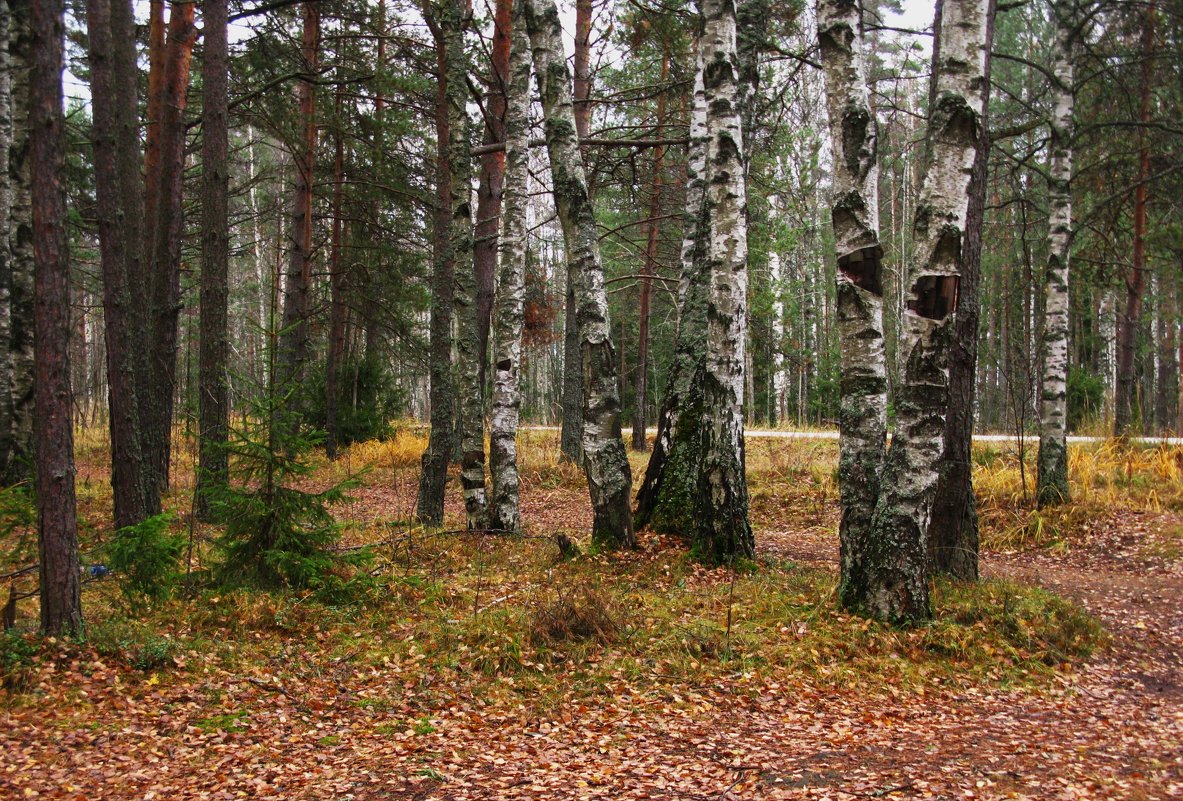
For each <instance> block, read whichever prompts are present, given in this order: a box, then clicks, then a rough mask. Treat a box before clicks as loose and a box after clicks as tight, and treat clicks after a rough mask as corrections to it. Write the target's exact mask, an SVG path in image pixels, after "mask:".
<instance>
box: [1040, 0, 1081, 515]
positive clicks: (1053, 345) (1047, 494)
mask: <svg viewBox="0 0 1183 801" xmlns="http://www.w3.org/2000/svg"><path fill="white" fill-rule="evenodd" d="M1056 6H1057V7H1056V8H1055V9H1054V11H1053V14H1054V16H1055V17H1056V40H1057V41H1056V61H1055V80H1054V81H1053V82H1052V97H1053V101H1052V102H1053V104H1054V106H1053V109H1052V118H1051V121H1050V122H1051V145H1050V149H1051V161H1052V163H1051V169H1050V176H1049V178H1048V206H1049V207H1050V214H1049V216H1048V258H1047V274H1046V276H1045V281H1046V289H1045V293H1046V295H1045V297H1046V306H1045V311H1044V318H1043V382H1042V384H1043V386H1042V392H1041V393H1040V410H1039V462H1038V464H1039V469H1038V483H1037V485H1036V486H1037V490H1036V496H1037V498H1038V502H1039V505H1040V506H1041V507H1042V506H1053V505H1055V504H1059V503H1065V502H1067V501H1068V500H1069V490H1068V439H1067V433H1068V431H1067V423H1068V311H1069V303H1068V258H1069V253H1070V251H1071V247H1072V193H1071V190H1070V185H1071V180H1072V137H1073V124H1072V111H1073V85H1072V84H1073V80H1074V78H1073V68H1072V49H1073V45H1074V42H1073V40H1074V37H1075V35H1076V34H1075V30H1074V23H1073V18H1072V17H1073V15H1072V13H1071V10H1070V8H1069V4H1068V3H1066V2H1065V3H1057V4H1056Z"/></svg>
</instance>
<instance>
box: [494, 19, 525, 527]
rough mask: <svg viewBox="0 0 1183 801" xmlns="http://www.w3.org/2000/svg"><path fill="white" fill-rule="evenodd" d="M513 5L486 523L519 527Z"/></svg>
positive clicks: (518, 95)
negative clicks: (490, 485) (490, 487)
mask: <svg viewBox="0 0 1183 801" xmlns="http://www.w3.org/2000/svg"><path fill="white" fill-rule="evenodd" d="M519 8H520V4H518V5H517V6H515V14H514V20H513V23H512V25H511V27H510V54H509V75H508V78H509V84H508V87H507V103H506V115H505V196H504V198H503V199H502V220H501V263H500V265H499V267H500V269H499V270H498V281H497V307H496V316H495V318H494V339H495V343H496V352H495V356H494V359H493V411H492V415H491V417H490V425H489V467H490V471H491V473H492V478H493V502H492V504H491V508H490V517H491V518H492V525H493V526H494V527H495V528H498V529H502V530H504V531H517V530H518V528H519V527H520V523H519V514H520V501H519V497H518V484H519V481H518V464H517V443H516V437H517V431H518V414H519V408H520V406H521V392H520V390H519V388H518V383H519V379H520V371H521V361H522V322H523V320H522V313H523V307H524V304H525V297H526V248H527V241H526V208H527V205H528V204H529V202H530V198H529V192H528V188H529V187H528V181H529V177H530V176H529V160H530V159H529V155H530V154H529V134H530V39H529V37H528V36H527V34H526V26H525V20H524V19H522V16H521V13H520V12H519V11H518V9H519Z"/></svg>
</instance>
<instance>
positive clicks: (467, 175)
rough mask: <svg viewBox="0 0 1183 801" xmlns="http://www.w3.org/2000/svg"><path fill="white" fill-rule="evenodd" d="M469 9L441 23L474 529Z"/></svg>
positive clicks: (450, 8)
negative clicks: (466, 40)
mask: <svg viewBox="0 0 1183 801" xmlns="http://www.w3.org/2000/svg"><path fill="white" fill-rule="evenodd" d="M464 17H465V11H464V8H463V7H462V6H461V4H459V3H455V2H445V3H442V4H441V5H440V8H439V19H440V28H441V29H442V31H443V34H444V47H445V48H446V50H447V74H448V88H447V100H448V164H449V165H450V167H451V170H452V181H451V183H452V221H451V225H450V226H449V236H448V248H449V249H450V252H451V257H452V261H453V263H454V264H455V265H456V274H455V278H454V282H455V296H454V298H453V304H454V308H455V314H456V367H457V376H458V381H457V386H456V388H457V390H458V396H459V397H458V400H459V401H460V403H459V406H460V417H459V422H460V486H461V488H462V490H463V492H464V509H465V512H466V514H467V517H468V527H469V528H470V529H483V528H485V527H486V526H487V525H488V517H489V509H488V500H487V498H486V496H485V416H484V403H483V399H482V393H481V380H480V376H481V367H480V337H479V333H478V332H479V328H480V325H479V323H478V320H477V318H478V315H479V312H478V310H477V277H476V268H475V263H474V258H473V248H472V153H471V150H472V145H471V142H470V140H469V122H468V111H467V106H468V80H467V78H468V56H467V54H466V53H465V50H464V25H465V18H464Z"/></svg>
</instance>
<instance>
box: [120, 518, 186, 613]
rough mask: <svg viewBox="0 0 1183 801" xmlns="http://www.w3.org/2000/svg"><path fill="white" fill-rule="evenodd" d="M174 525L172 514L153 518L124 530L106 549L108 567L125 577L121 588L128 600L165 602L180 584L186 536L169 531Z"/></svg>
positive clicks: (121, 530) (182, 573)
mask: <svg viewBox="0 0 1183 801" xmlns="http://www.w3.org/2000/svg"><path fill="white" fill-rule="evenodd" d="M172 522H173V516H172V515H170V514H161V515H156V516H154V517H149V518H148V519H147V520H144V521H142V522H140V523H137V524H136V525H134V526H128V527H127V528H123V529H120V530H119V531H118V532H116V534H115V539H113V540H111V542H109V543H107V544H106V545H105V546H104V547H103V554H104V558H105V560H106V563H107V565H106V566H107V567H109V568H110V569H111V570H112V571H114V572H115V573H117V574H118V575H119V576H120V577H121V578H122V581H121V583H120V589H122V590H123V594H124V596H125V597H126V598H127V599H128V601H130V602H133V603H135V602H138V601H140V600H143V599H147V600H151V601H161V600H164V599H166V598H169V597H171V596H172V594H173V593H174V592H175V591H176V588H177V586H178V585H179V584H180V581H181V577H182V576H183V575H184V572H183V571H182V570H181V555H182V554H183V553H184V551H185V536H184V535H183V534H174V533H173V532H172V531H171V530H170V529H169V526H170V525H171V524H172Z"/></svg>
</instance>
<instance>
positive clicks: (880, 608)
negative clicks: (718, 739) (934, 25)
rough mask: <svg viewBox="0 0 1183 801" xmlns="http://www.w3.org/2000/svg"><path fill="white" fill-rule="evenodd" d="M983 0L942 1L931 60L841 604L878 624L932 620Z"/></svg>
mask: <svg viewBox="0 0 1183 801" xmlns="http://www.w3.org/2000/svg"><path fill="white" fill-rule="evenodd" d="M988 6H989V4H988V2H987V0H946V2H945V3H944V7H943V11H942V14H941V20H940V25H941V27H940V42H941V52H940V56H939V59H934V62H935V63H934V65H933V67H934V72H935V74H936V86H935V92H934V97H935V102H934V103H933V105H932V108H931V109H930V112H929V114H930V116H929V133H928V159H927V160H928V164H927V169H926V170H925V173H924V177H923V179H922V181H921V189H920V198H919V202H918V204H917V207H916V217H915V222H914V226H913V230H914V233H915V236H914V242H915V256H914V259H913V261H912V263H911V264H910V265H909V271H908V286H909V289H908V293H907V297H908V302H907V310H906V311H905V314H904V320H903V331H902V339H901V342H900V347H901V349H902V351H903V357H904V371H903V373H902V375H901V381H900V386H899V391H898V393H897V396H896V404H895V406H896V415H897V424H896V429H895V431H894V433H893V438H892V443H891V449H890V450H889V451H888V454H887V458H886V460H885V463H884V468H883V473H882V475H881V491H880V494H879V498H878V501H877V503H876V506H875V513H874V516H873V518H872V521H871V535H870V538H869V541H868V543H867V545H868V547H867V549H866V550H865V552H864V553H863V564H862V575H861V576H859V577H857V578H856V579H855V580H853V581H851V582H849V585H846V584H845V583H844V590H845V592H844V593H843V601H844V603H846V604H847V605H848V606H851V607H857V608H861V609H864V610H866V611H867V612H869V613H870V614H872V615H873V616H875V617H876V618H879V619H881V620H890V621H901V622H913V621H920V620H927V619H928V618H930V617H931V616H932V609H931V606H930V602H929V586H928V524H929V519H930V515H931V512H932V504H933V498H934V495H935V490H936V485H937V480H938V478H939V469H938V468H939V463H940V458H941V454H942V452H943V450H944V439H945V412H946V409H947V407H948V388H949V387H948V380H949V373H948V361H949V349H950V345H951V342H952V340H953V335H954V327H953V314H952V313H953V312H954V310H955V309H956V305H957V290H958V281H959V278H960V275H961V265H962V256H963V253H962V241H963V238H964V236H965V219H966V211H967V207H968V201H969V185H970V178H971V175H972V172H973V164H974V159H975V157H976V153H977V145H978V140H979V137H980V126H981V114H982V91H981V90H982V84H983V80H984V71H985V47H984V43H985V41H986V31H987V20H988V17H989V11H988Z"/></svg>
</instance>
